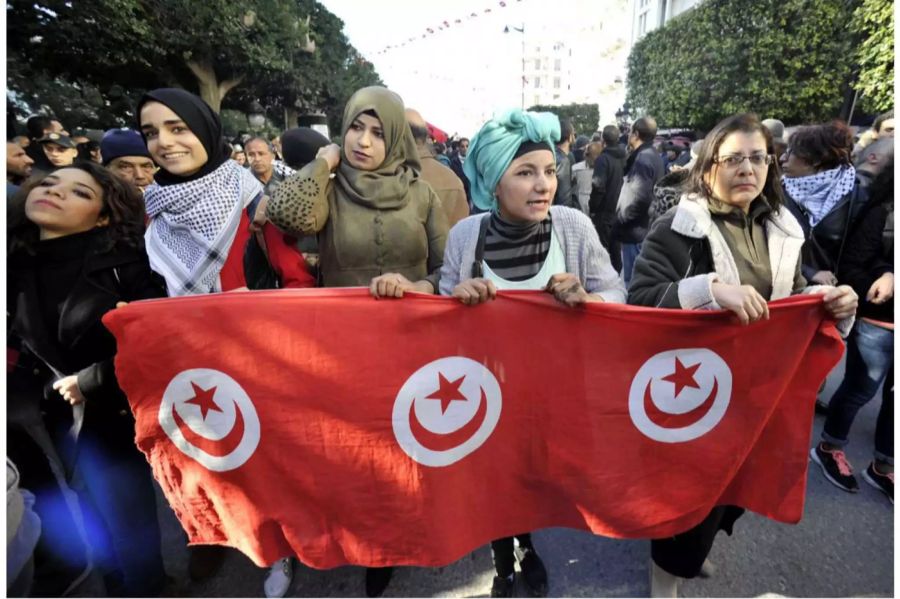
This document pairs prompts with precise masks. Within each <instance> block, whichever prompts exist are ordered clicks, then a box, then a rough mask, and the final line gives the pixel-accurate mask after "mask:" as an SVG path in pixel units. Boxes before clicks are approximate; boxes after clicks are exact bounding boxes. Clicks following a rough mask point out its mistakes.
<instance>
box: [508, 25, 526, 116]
mask: <svg viewBox="0 0 900 599" xmlns="http://www.w3.org/2000/svg"><path fill="white" fill-rule="evenodd" d="M510 30H512V31H518V32H519V33H521V34H522V82H521V84H522V110H525V23H524V22H523V23H522V26H521V27H512V28H510V26H509V25H507V26H506V27H504V28H503V33H509V32H510Z"/></svg>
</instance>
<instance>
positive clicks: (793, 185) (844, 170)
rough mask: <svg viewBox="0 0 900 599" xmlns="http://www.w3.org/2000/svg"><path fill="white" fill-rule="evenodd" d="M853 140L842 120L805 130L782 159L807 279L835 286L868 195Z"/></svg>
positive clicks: (786, 190)
mask: <svg viewBox="0 0 900 599" xmlns="http://www.w3.org/2000/svg"><path fill="white" fill-rule="evenodd" d="M852 144H853V137H852V135H851V134H850V130H849V129H848V128H847V126H846V125H845V124H843V123H841V122H840V121H835V122H833V123H829V124H826V125H812V126H808V127H801V128H799V129H798V130H797V131H795V132H794V133H793V134H792V135H791V138H790V143H789V144H788V149H787V151H786V152H785V154H784V156H783V157H782V167H783V168H784V191H785V194H786V196H787V197H786V205H787V207H788V209H790V210H791V212H793V214H794V216H795V217H796V218H797V220H798V221H799V222H800V226H801V227H803V233H804V236H805V237H806V242H805V243H804V244H803V276H804V277H806V279H807V280H809V281H812V282H814V283H818V284H820V285H836V284H837V282H838V281H839V280H840V276H839V273H838V272H837V271H838V264H839V262H840V260H841V255H842V253H843V251H844V248H845V246H846V243H847V235H848V233H849V232H850V231H851V230H852V228H853V226H854V223H855V222H856V220H857V218H858V217H859V214H860V213H861V212H862V210H863V208H864V207H865V205H866V203H867V202H868V194H867V193H866V191H865V190H864V189H863V188H862V186H861V185H860V184H859V181H858V180H857V177H856V169H854V168H853V165H852V164H850V148H851V146H852Z"/></svg>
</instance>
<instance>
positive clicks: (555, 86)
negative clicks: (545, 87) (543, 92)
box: [553, 77, 559, 89]
mask: <svg viewBox="0 0 900 599" xmlns="http://www.w3.org/2000/svg"><path fill="white" fill-rule="evenodd" d="M553 89H559V77H554V78H553Z"/></svg>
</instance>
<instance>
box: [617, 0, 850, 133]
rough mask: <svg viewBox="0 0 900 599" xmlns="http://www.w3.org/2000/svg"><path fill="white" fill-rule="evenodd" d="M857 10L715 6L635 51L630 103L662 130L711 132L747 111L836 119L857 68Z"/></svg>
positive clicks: (764, 2) (825, 1)
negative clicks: (849, 28) (850, 25)
mask: <svg viewBox="0 0 900 599" xmlns="http://www.w3.org/2000/svg"><path fill="white" fill-rule="evenodd" d="M851 13H852V9H851V7H850V6H849V3H848V2H846V1H845V0H818V1H817V2H815V3H814V5H811V4H810V3H809V2H808V1H807V0H706V1H705V2H702V3H700V4H699V5H697V6H696V7H695V8H693V9H691V10H690V11H687V12H685V13H683V14H681V15H679V16H678V17H676V18H674V19H672V21H670V22H669V23H667V24H666V25H665V26H664V27H662V28H660V29H657V30H655V31H651V32H650V33H648V34H647V35H646V36H645V37H644V38H642V39H641V40H640V41H638V42H637V43H636V44H635V45H634V47H633V48H632V50H631V54H630V55H629V57H628V102H629V103H630V104H631V105H632V106H633V107H635V109H636V112H637V113H638V114H650V115H652V116H654V117H656V119H657V122H658V123H659V125H660V127H662V128H666V127H688V128H696V129H701V130H708V129H710V128H712V127H713V126H714V125H715V124H716V123H717V122H718V121H720V120H721V119H723V118H724V117H726V116H728V115H731V114H735V113H739V112H756V113H758V114H759V115H760V116H761V117H762V118H766V117H774V118H779V119H781V120H782V121H784V122H785V123H788V124H799V123H810V122H822V121H827V120H829V119H832V118H835V117H837V116H838V114H839V111H840V108H841V105H842V101H843V96H844V91H845V90H846V87H847V82H848V81H849V77H850V72H851V67H852V64H851V62H852V54H853V53H852V49H853V46H852V44H853V40H852V38H851V37H850V36H848V35H847V33H846V24H847V22H848V21H849V20H850V16H851ZM634 111H635V110H633V112H634Z"/></svg>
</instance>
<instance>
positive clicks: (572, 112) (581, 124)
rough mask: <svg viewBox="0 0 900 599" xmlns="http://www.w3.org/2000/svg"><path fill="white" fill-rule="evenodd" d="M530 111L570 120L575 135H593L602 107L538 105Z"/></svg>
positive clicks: (593, 105) (592, 105)
mask: <svg viewBox="0 0 900 599" xmlns="http://www.w3.org/2000/svg"><path fill="white" fill-rule="evenodd" d="M528 110H530V111H532V112H552V113H553V114H555V115H556V116H558V117H559V118H560V119H570V120H571V121H572V126H573V127H575V133H577V134H587V135H591V134H592V133H593V132H594V131H596V130H597V125H598V123H599V122H600V107H599V106H598V105H597V104H561V105H559V106H545V105H543V104H537V105H535V106H532V107H531V108H529V109H528Z"/></svg>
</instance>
